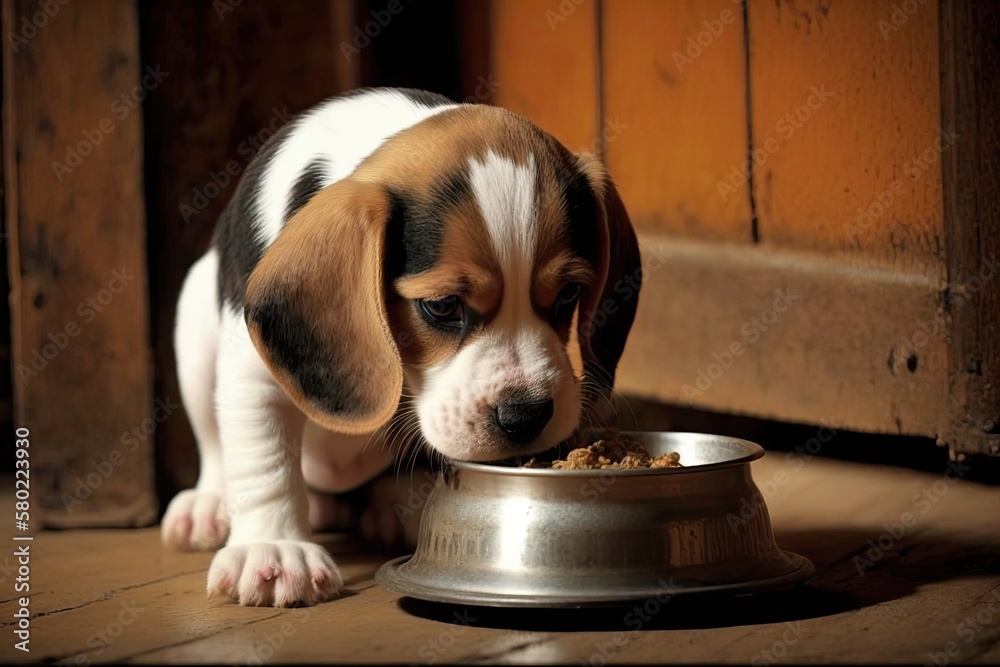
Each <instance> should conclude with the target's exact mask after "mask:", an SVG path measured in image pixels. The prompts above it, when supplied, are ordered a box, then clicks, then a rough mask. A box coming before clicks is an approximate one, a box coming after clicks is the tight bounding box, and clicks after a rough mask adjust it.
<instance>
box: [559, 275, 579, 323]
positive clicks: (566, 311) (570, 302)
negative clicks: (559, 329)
mask: <svg viewBox="0 0 1000 667" xmlns="http://www.w3.org/2000/svg"><path fill="white" fill-rule="evenodd" d="M579 298H580V285H579V284H577V283H567V284H566V285H565V286H564V287H563V288H562V289H561V290H560V291H559V296H557V297H556V317H559V318H562V317H569V316H571V315H572V314H573V309H574V308H575V307H576V300H577V299H579Z"/></svg>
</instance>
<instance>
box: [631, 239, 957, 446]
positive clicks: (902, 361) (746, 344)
mask: <svg viewBox="0 0 1000 667" xmlns="http://www.w3.org/2000/svg"><path fill="white" fill-rule="evenodd" d="M639 241H640V246H641V247H642V249H643V266H644V274H643V276H644V277H643V291H642V296H641V299H642V304H641V306H640V308H639V310H638V313H637V315H636V322H635V325H634V326H633V328H632V332H631V334H630V337H629V342H628V346H627V347H626V349H625V354H624V356H623V357H622V361H621V364H620V365H619V370H618V376H617V378H618V379H617V387H618V389H619V390H621V391H629V392H633V393H636V394H640V395H643V396H648V397H656V398H658V399H660V400H664V401H669V402H677V403H683V404H687V405H691V406H693V407H697V408H703V409H708V410H713V411H718V412H732V413H736V414H749V415H754V416H759V417H767V418H774V419H782V420H789V421H797V422H804V423H817V422H820V421H822V420H835V421H836V422H837V423H838V424H840V425H842V426H843V427H845V428H852V429H856V430H870V431H874V432H882V433H908V434H920V435H936V434H937V433H938V432H939V430H938V429H939V428H940V419H941V417H942V415H943V414H945V413H946V410H947V399H946V397H947V383H948V347H947V324H946V323H947V318H946V315H945V314H944V313H943V312H942V311H941V310H940V308H939V298H938V297H939V295H938V287H937V283H936V282H935V281H932V280H929V279H926V278H922V277H919V276H912V275H907V274H897V273H895V272H891V271H877V270H867V271H861V270H857V269H853V268H851V267H846V266H844V265H843V264H842V263H840V262H839V261H834V260H830V261H823V260H820V259H818V258H817V257H815V256H814V255H812V254H810V253H796V252H793V251H791V250H787V249H785V250H781V251H770V250H767V249H766V248H762V247H760V246H754V247H752V248H747V247H746V246H743V245H738V244H733V245H724V244H720V243H718V242H713V243H708V242H696V241H680V240H678V239H677V238H676V237H667V236H653V235H650V234H646V235H643V236H641V237H640V239H639ZM650 360H655V363H651V362H650Z"/></svg>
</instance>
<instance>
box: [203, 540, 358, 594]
mask: <svg viewBox="0 0 1000 667" xmlns="http://www.w3.org/2000/svg"><path fill="white" fill-rule="evenodd" d="M342 590H344V580H343V578H342V577H341V576H340V570H339V569H337V566H336V565H335V564H334V562H333V558H331V557H330V554H329V553H327V551H326V549H324V548H323V547H321V546H319V545H317V544H312V543H311V542H293V541H290V540H282V541H278V542H259V543H256V544H235V545H232V546H228V547H226V548H224V549H222V550H220V551H219V552H218V553H217V554H215V558H214V559H213V560H212V565H211V567H209V569H208V597H210V598H212V597H215V596H226V597H229V598H232V599H233V600H235V601H237V602H239V603H240V604H241V605H243V606H245V607H301V606H308V605H314V604H318V603H320V602H326V601H327V600H332V599H333V598H336V597H339V596H340V592H341V591H342Z"/></svg>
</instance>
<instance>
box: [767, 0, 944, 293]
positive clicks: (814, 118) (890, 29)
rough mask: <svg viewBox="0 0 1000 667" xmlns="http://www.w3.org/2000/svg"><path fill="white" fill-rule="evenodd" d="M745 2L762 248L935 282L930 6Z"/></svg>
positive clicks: (937, 191) (936, 177) (933, 16)
mask: <svg viewBox="0 0 1000 667" xmlns="http://www.w3.org/2000/svg"><path fill="white" fill-rule="evenodd" d="M901 4H902V3H898V2H895V0H877V1H875V2H835V1H831V0H781V1H780V2H751V3H750V4H749V27H750V30H749V33H750V44H749V48H750V99H751V118H752V125H753V146H754V149H755V151H757V154H758V156H759V159H757V160H756V163H757V166H756V172H755V179H754V196H755V198H756V208H757V214H758V225H759V229H760V239H761V242H762V243H765V244H769V245H772V246H774V247H779V248H795V249H802V250H813V251H816V252H821V253H829V254H833V255H835V256H836V257H838V258H839V259H840V260H841V261H843V262H844V263H845V264H850V265H854V266H861V267H882V268H887V269H892V270H898V271H906V272H913V273H917V274H920V275H923V276H928V277H934V278H938V279H941V278H943V275H944V239H943V234H944V226H943V214H942V195H941V164H942V158H941V153H942V147H943V150H944V151H947V150H948V149H947V146H949V145H951V144H953V143H954V141H953V139H952V138H951V134H950V132H949V130H950V128H943V129H944V134H943V141H942V127H941V116H940V110H939V108H940V95H939V88H938V5H937V3H936V2H920V1H916V0H915V1H914V2H911V3H907V5H906V6H907V7H908V8H911V9H912V12H911V13H907V12H906V11H903V10H902V9H901Z"/></svg>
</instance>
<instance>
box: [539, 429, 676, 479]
mask: <svg viewBox="0 0 1000 667" xmlns="http://www.w3.org/2000/svg"><path fill="white" fill-rule="evenodd" d="M680 459H681V456H680V454H678V453H677V452H670V453H668V454H661V455H660V456H657V457H653V456H650V454H649V452H647V451H646V448H645V447H643V445H642V443H641V442H639V441H638V440H633V439H631V438H628V437H624V436H619V435H618V433H617V432H615V431H605V432H604V433H603V434H601V438H600V439H598V440H596V441H595V442H594V444H592V445H590V446H589V447H578V448H576V449H574V450H572V451H571V452H570V453H569V454H567V455H566V459H565V460H558V461H553V462H552V463H551V464H547V463H539V462H536V461H535V458H534V457H532V458H531V460H530V461H528V462H527V463H525V464H524V467H525V468H550V467H551V468H554V469H556V470H638V469H641V468H682V467H683V466H682V465H681V463H680Z"/></svg>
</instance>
